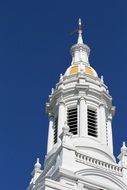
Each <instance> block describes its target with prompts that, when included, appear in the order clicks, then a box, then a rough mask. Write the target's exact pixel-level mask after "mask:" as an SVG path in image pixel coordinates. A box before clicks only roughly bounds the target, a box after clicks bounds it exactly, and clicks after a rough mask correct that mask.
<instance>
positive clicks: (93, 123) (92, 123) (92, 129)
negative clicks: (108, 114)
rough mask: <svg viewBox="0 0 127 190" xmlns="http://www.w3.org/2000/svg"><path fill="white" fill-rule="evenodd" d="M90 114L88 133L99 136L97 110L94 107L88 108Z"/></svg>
mask: <svg viewBox="0 0 127 190" xmlns="http://www.w3.org/2000/svg"><path fill="white" fill-rule="evenodd" d="M87 116H88V135H90V136H93V137H97V135H98V134H97V133H98V131H97V112H96V111H95V110H92V109H88V110H87Z"/></svg>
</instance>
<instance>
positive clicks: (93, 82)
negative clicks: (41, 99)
mask: <svg viewBox="0 0 127 190" xmlns="http://www.w3.org/2000/svg"><path fill="white" fill-rule="evenodd" d="M78 24H79V28H78V40H77V43H76V44H75V45H73V46H72V47H71V55H72V62H71V65H70V67H69V68H68V69H67V70H66V72H65V74H64V75H62V74H61V75H60V79H59V82H58V83H57V84H56V87H55V89H52V93H51V95H50V96H49V101H48V103H47V104H46V110H47V113H48V115H49V132H48V143H47V155H46V157H45V163H44V170H42V169H41V164H40V163H39V159H37V162H36V164H35V166H34V170H33V172H32V176H33V178H32V180H31V182H30V185H29V187H28V188H27V190H56V189H57V190H127V147H126V145H125V143H123V146H122V148H121V153H120V155H119V156H118V159H119V163H117V162H116V159H115V157H114V154H113V140H112V118H113V116H114V114H115V107H114V106H113V105H112V97H111V95H110V94H109V91H108V87H107V86H106V85H105V84H104V81H103V77H101V78H99V77H98V75H97V72H96V71H95V70H94V69H93V68H92V67H91V66H90V63H89V54H90V48H89V47H88V46H87V45H86V44H85V43H84V42H83V38H82V25H81V19H79V23H78Z"/></svg>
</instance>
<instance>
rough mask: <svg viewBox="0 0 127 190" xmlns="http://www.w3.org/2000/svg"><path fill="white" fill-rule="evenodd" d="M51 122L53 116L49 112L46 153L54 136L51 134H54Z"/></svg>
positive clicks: (51, 144)
mask: <svg viewBox="0 0 127 190" xmlns="http://www.w3.org/2000/svg"><path fill="white" fill-rule="evenodd" d="M53 123H54V117H53V115H51V114H49V131H48V145H47V153H48V152H49V151H50V150H51V149H52V147H53V138H54V137H53V135H54V129H53Z"/></svg>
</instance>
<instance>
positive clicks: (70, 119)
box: [67, 108, 77, 135]
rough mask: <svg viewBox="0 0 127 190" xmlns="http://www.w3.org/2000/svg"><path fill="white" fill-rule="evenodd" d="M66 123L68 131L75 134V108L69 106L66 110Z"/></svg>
mask: <svg viewBox="0 0 127 190" xmlns="http://www.w3.org/2000/svg"><path fill="white" fill-rule="evenodd" d="M67 123H68V126H69V128H70V130H69V132H71V133H72V134H73V135H77V108H69V109H68V111H67Z"/></svg>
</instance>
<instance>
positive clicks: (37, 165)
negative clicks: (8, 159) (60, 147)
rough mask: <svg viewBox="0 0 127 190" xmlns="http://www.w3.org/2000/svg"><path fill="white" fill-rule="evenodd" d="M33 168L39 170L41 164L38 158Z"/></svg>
mask: <svg viewBox="0 0 127 190" xmlns="http://www.w3.org/2000/svg"><path fill="white" fill-rule="evenodd" d="M34 168H35V169H41V164H40V161H39V158H37V161H36V163H35V165H34Z"/></svg>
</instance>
